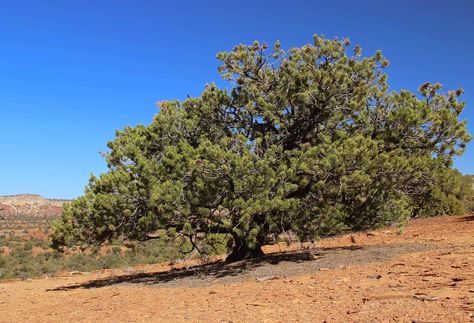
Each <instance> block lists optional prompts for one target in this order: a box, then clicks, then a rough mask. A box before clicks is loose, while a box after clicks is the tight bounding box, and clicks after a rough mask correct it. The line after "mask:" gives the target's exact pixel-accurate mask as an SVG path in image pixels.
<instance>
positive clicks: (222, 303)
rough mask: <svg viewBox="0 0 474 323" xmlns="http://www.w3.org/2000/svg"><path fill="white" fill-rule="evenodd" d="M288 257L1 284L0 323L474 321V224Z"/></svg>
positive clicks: (326, 245) (457, 221)
mask: <svg viewBox="0 0 474 323" xmlns="http://www.w3.org/2000/svg"><path fill="white" fill-rule="evenodd" d="M353 241H355V243H354V242H353ZM291 248H293V249H294V248H296V246H291ZM283 249H284V246H272V247H268V248H267V249H266V251H267V252H268V253H271V254H269V255H268V256H267V257H265V258H264V259H262V260H260V261H249V262H242V263H237V264H233V265H232V266H226V265H224V264H222V263H220V262H216V263H210V264H206V265H203V266H199V267H193V268H190V269H188V270H183V269H177V268H176V267H180V266H184V265H187V266H191V265H193V264H192V263H187V264H178V265H176V264H175V265H173V266H174V268H175V269H174V270H170V268H169V265H165V264H161V265H155V266H149V267H143V268H135V269H132V268H128V269H126V270H120V271H119V270H114V271H102V272H95V273H84V274H81V273H65V275H64V277H54V278H48V279H34V280H32V281H16V282H4V283H0V322H31V321H35V322H60V321H61V322H64V321H68V322H94V321H100V322H324V321H326V322H472V321H473V320H474V319H473V317H474V216H465V217H439V218H431V219H423V220H416V221H412V222H411V223H410V225H409V226H408V227H407V228H406V229H405V230H404V232H403V233H402V234H398V233H397V231H396V230H395V229H394V230H392V229H390V230H388V229H384V230H380V231H377V232H374V235H366V234H357V235H353V239H351V237H350V236H342V237H337V238H332V239H326V240H323V241H321V242H320V243H319V245H318V248H315V249H311V250H310V251H303V252H301V251H300V252H298V251H293V252H280V251H281V250H283Z"/></svg>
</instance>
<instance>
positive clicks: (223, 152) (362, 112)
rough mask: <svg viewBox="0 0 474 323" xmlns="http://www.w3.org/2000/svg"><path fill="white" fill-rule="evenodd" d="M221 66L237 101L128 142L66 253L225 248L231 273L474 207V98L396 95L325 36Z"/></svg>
mask: <svg viewBox="0 0 474 323" xmlns="http://www.w3.org/2000/svg"><path fill="white" fill-rule="evenodd" d="M217 57H218V59H219V60H220V62H221V66H220V67H219V72H220V74H221V76H222V78H223V79H224V80H228V81H229V82H230V83H229V87H228V88H219V87H218V86H217V85H215V84H208V85H206V87H205V89H204V91H203V92H202V95H201V96H200V97H194V98H188V99H187V100H184V101H165V102H161V103H160V104H159V107H160V112H159V113H158V114H157V115H155V116H154V117H153V120H152V122H151V124H149V125H138V126H135V127H127V128H125V129H124V130H123V131H117V133H116V137H115V140H113V141H112V142H109V144H108V147H109V148H110V150H109V152H108V153H106V162H107V165H108V168H109V170H108V172H106V173H104V174H101V175H100V176H98V177H95V176H93V177H92V178H91V179H90V182H89V185H88V186H87V188H86V190H85V193H84V195H83V196H81V197H79V198H77V199H76V200H74V201H73V202H72V203H69V204H67V205H66V206H65V208H64V211H63V214H62V218H61V220H60V221H58V222H56V223H55V224H54V228H53V233H52V236H53V241H54V247H55V249H57V250H60V249H61V248H62V247H72V246H75V245H80V246H82V247H84V246H91V245H96V246H98V245H101V244H104V243H106V244H107V243H109V244H110V243H112V242H113V241H115V240H116V239H124V240H127V241H141V242H146V241H153V240H158V241H160V240H163V239H164V241H166V239H170V238H169V237H173V236H174V235H177V236H178V237H179V238H180V239H185V240H187V242H188V244H189V246H190V250H189V251H191V250H197V251H198V252H200V253H206V252H207V251H206V250H205V249H203V248H202V245H203V241H206V239H208V237H210V235H217V236H219V237H221V236H222V237H224V239H225V240H226V241H227V244H226V246H227V252H228V253H229V255H228V257H227V260H228V261H230V262H232V261H237V260H242V259H246V258H253V257H259V256H261V255H262V249H261V247H262V246H263V245H264V244H268V243H272V242H274V241H276V240H277V239H278V237H280V236H281V235H282V234H285V233H288V232H291V233H292V234H294V235H296V236H297V237H298V239H300V240H316V239H318V238H319V237H321V236H326V235H333V234H337V233H340V232H345V231H351V230H368V229H372V228H377V227H380V226H386V225H403V223H405V222H406V221H407V220H408V219H409V218H410V217H421V216H431V215H438V214H460V213H464V212H465V211H466V210H467V209H468V208H472V180H471V179H470V178H469V177H465V176H462V175H461V174H460V173H459V172H458V171H456V170H455V169H453V168H452V162H453V156H456V155H461V154H462V153H463V151H464V149H465V146H466V143H467V142H469V141H470V138H471V137H470V135H469V134H468V133H467V131H466V122H465V121H462V120H460V114H461V112H462V111H463V108H464V102H462V101H460V100H459V97H460V96H461V95H462V93H463V90H462V89H455V90H452V91H446V92H443V91H442V86H441V85H440V84H438V83H424V84H422V85H421V86H420V88H419V92H418V93H412V92H410V91H407V90H400V91H396V90H390V88H389V85H388V83H387V78H388V75H387V74H386V73H385V72H384V69H385V68H386V67H387V66H388V64H389V62H388V60H387V59H386V58H385V57H384V56H383V55H382V52H381V51H377V52H376V53H374V54H373V55H371V56H367V57H365V56H363V55H362V49H361V47H360V46H357V45H356V46H352V45H351V44H350V42H349V40H339V39H326V38H324V37H321V36H318V35H316V36H314V39H313V41H312V43H311V44H308V45H305V46H303V47H301V48H291V49H289V50H287V51H285V50H283V49H282V47H281V45H280V43H279V42H277V43H275V44H274V46H272V47H269V45H267V44H266V43H259V42H255V43H253V44H251V45H238V46H236V47H235V48H234V49H233V50H232V51H230V52H222V53H219V54H218V55H217ZM166 237H167V238H166ZM218 240H219V239H218Z"/></svg>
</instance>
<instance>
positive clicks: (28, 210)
mask: <svg viewBox="0 0 474 323" xmlns="http://www.w3.org/2000/svg"><path fill="white" fill-rule="evenodd" d="M66 201H67V200H55V199H47V198H44V197H42V196H40V195H35V194H22V195H11V196H0V216H2V217H11V216H36V217H56V216H60V215H61V212H62V209H63V203H64V202H66Z"/></svg>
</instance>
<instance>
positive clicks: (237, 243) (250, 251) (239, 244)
mask: <svg viewBox="0 0 474 323" xmlns="http://www.w3.org/2000/svg"><path fill="white" fill-rule="evenodd" d="M264 254H265V253H264V252H263V250H262V245H261V244H257V245H256V246H255V247H254V248H249V246H248V244H247V243H246V241H243V240H241V239H238V238H235V237H234V246H233V248H232V252H231V253H230V254H229V255H228V256H227V258H226V260H225V261H226V262H236V261H240V260H245V259H252V258H259V257H262V256H263V255H264Z"/></svg>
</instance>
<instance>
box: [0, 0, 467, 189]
mask: <svg viewBox="0 0 474 323" xmlns="http://www.w3.org/2000/svg"><path fill="white" fill-rule="evenodd" d="M315 33H318V34H325V35H326V36H328V37H333V36H339V37H341V38H342V37H349V38H350V39H351V41H352V43H358V44H360V45H361V46H362V47H363V50H364V53H366V54H371V53H372V52H374V51H375V50H376V49H382V51H383V53H384V54H385V55H386V56H387V57H388V58H389V60H390V63H391V65H390V68H389V69H388V73H389V75H390V77H389V82H390V84H391V86H392V89H400V88H404V89H409V90H412V91H415V90H416V89H417V88H418V86H419V85H420V84H422V83H423V82H426V81H431V82H441V83H442V84H443V85H444V86H445V89H454V88H457V87H463V88H464V89H465V94H464V96H463V99H464V100H466V101H467V107H466V111H465V112H464V114H463V118H465V119H468V120H469V121H470V122H469V129H470V132H471V133H474V110H473V109H474V79H473V78H474V62H473V60H474V54H473V53H474V1H467V0H466V1H433V0H425V1H422V0H418V1H417V0H411V1H375V0H374V1H336V0H332V1H311V3H310V1H299V0H292V1H278V0H274V1H258V0H253V1H237V0H236V1H202V0H201V1H171V0H170V1H138V0H134V1H132V0H128V1H100V0H98V1H95V0H94V1H92V0H90V1H87V0H80V1H73V0H63V1H48V0H41V1H40V0H38V1H22V0H11V1H10V0H0V112H1V113H0V154H1V157H0V195H4V194H18V193H25V192H29V193H37V194H42V195H44V196H46V197H57V198H72V197H77V196H78V195H80V194H81V193H82V192H83V189H84V186H85V185H86V184H87V181H88V178H89V174H90V173H95V174H98V173H100V172H103V171H104V170H105V163H104V161H103V159H102V157H100V155H99V151H105V150H106V142H107V141H108V140H110V139H112V138H113V136H114V132H115V129H122V128H123V127H124V126H125V125H135V124H137V123H149V122H150V120H151V118H152V115H153V114H154V113H156V112H157V108H156V106H155V102H157V101H160V100H166V99H182V98H185V97H186V95H187V94H189V95H191V96H196V95H199V93H200V92H201V90H202V89H203V87H204V85H205V84H206V83H209V82H216V81H218V74H217V70H216V69H217V66H218V62H217V60H216V59H215V54H216V53H217V52H219V51H221V50H229V49H231V48H232V46H233V45H235V44H238V43H249V42H251V41H253V40H264V41H267V42H269V43H272V42H274V41H275V40H277V39H279V40H281V42H282V44H283V47H284V48H288V47H292V46H301V45H303V44H305V43H308V42H311V40H312V35H313V34H315ZM473 161H474V143H473V144H471V145H470V146H468V150H467V152H466V154H465V155H464V156H463V157H461V158H458V159H457V161H456V164H455V165H456V167H458V168H459V169H460V170H461V171H462V172H464V173H474V162H473Z"/></svg>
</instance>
